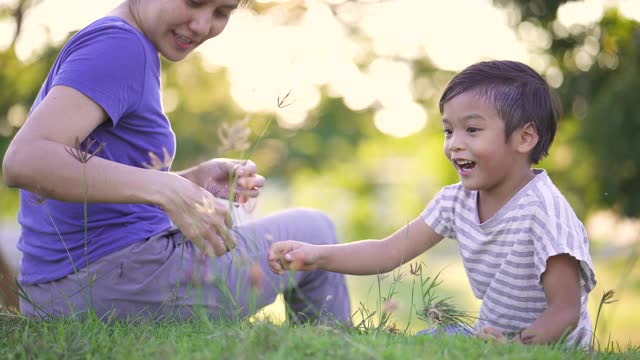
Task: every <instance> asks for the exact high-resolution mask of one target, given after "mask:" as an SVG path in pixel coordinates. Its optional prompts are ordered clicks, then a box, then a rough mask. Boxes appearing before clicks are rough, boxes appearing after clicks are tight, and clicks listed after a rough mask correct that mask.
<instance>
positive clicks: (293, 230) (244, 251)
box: [227, 209, 351, 324]
mask: <svg viewBox="0 0 640 360" xmlns="http://www.w3.org/2000/svg"><path fill="white" fill-rule="evenodd" d="M234 232H235V234H236V237H237V238H238V242H239V244H238V248H237V249H236V250H232V253H233V252H235V253H234V254H233V258H235V260H234V261H237V262H238V263H244V264H240V266H238V264H236V266H232V268H233V270H231V271H230V273H229V276H228V281H227V284H228V285H229V287H230V288H232V289H233V288H234V287H238V286H237V284H244V285H240V286H239V287H240V288H243V287H244V288H245V289H246V288H247V284H248V285H250V284H251V283H252V279H251V276H252V275H255V271H256V270H257V269H259V270H260V272H261V276H262V277H263V278H262V279H261V283H260V284H259V285H260V286H259V288H258V289H257V293H256V294H255V295H256V307H257V308H260V307H262V306H265V305H268V304H270V303H272V302H273V301H274V300H275V297H276V296H277V294H278V293H281V292H284V295H285V301H286V302H287V307H288V309H287V310H288V311H289V315H290V316H291V317H292V319H293V320H294V321H296V322H307V321H308V322H311V323H315V322H322V323H331V322H337V323H341V324H350V316H351V306H350V300H349V294H348V290H347V286H346V282H345V276H344V275H343V274H339V273H333V272H327V271H322V270H316V271H311V272H294V273H290V274H285V275H276V274H274V273H272V272H271V271H270V269H269V265H268V262H267V254H268V251H269V247H270V245H271V244H272V243H273V242H275V241H282V240H297V241H302V242H307V243H312V244H318V245H327V244H335V243H336V242H337V239H336V233H335V227H334V225H333V223H332V222H331V220H330V219H329V218H328V217H327V216H326V215H325V214H323V213H321V212H319V211H316V210H310V209H290V210H286V211H282V212H279V213H276V214H274V215H271V216H267V217H265V218H263V219H260V220H257V221H253V222H250V223H247V224H243V225H240V226H237V227H235V228H234ZM247 263H248V264H250V265H248V266H247ZM243 265H244V268H245V269H243ZM252 266H253V267H254V268H253V270H252V268H251V267H252ZM257 266H259V268H258V267H257ZM252 273H253V274H252ZM253 280H255V279H253ZM234 283H235V284H234ZM254 285H255V284H254ZM242 292H244V294H242ZM248 294H250V292H249V291H246V290H245V291H241V293H239V294H238V296H236V298H237V300H238V301H239V302H243V303H245V304H246V303H247V295H248ZM245 306H246V305H245Z"/></svg>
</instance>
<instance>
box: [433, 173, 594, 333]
mask: <svg viewBox="0 0 640 360" xmlns="http://www.w3.org/2000/svg"><path fill="white" fill-rule="evenodd" d="M534 171H535V174H536V176H535V177H534V178H533V179H532V180H531V181H530V182H529V183H528V184H527V185H525V186H524V187H523V188H522V189H520V191H519V192H518V193H517V194H516V195H515V196H513V198H511V199H510V200H509V202H508V203H507V204H506V205H504V206H503V207H502V208H501V209H500V210H499V211H498V212H497V213H496V214H495V215H494V216H493V217H492V218H490V219H488V220H487V221H485V222H483V223H482V224H480V223H479V219H478V208H477V196H478V192H477V191H471V190H466V189H465V188H464V187H463V186H462V185H461V184H460V183H458V184H455V185H451V186H447V187H444V188H443V189H442V190H440V192H439V193H438V194H437V195H436V197H435V198H434V199H433V200H432V201H431V203H429V205H428V206H427V208H426V209H425V210H424V211H423V212H422V215H421V217H422V218H423V219H424V221H425V222H426V224H427V225H428V226H429V227H431V228H432V229H433V230H434V231H435V232H437V233H438V234H440V235H442V236H443V237H446V238H450V239H453V240H456V241H457V242H458V246H459V251H460V255H461V256H462V262H463V264H464V269H465V271H466V273H467V277H468V278H469V282H470V284H471V288H472V290H473V293H474V295H475V296H476V297H477V298H478V299H480V300H482V305H481V308H480V314H479V317H478V322H477V323H476V325H475V328H476V329H482V328H483V327H485V326H491V327H494V328H496V329H498V330H500V331H502V332H503V333H514V332H518V331H521V330H523V329H526V328H527V327H529V326H530V325H531V324H532V323H533V322H534V321H535V320H536V319H537V318H538V317H539V316H540V315H541V314H542V312H543V311H544V310H545V309H546V308H547V301H546V297H545V293H544V289H543V288H542V282H541V279H542V274H543V273H544V271H545V268H546V264H547V259H548V258H549V257H551V256H554V255H558V254H569V255H571V256H573V257H574V258H576V259H577V260H579V263H580V266H579V272H580V289H581V307H580V320H579V322H578V326H577V327H576V329H575V330H574V331H573V332H571V333H570V334H569V335H568V338H567V341H568V343H570V344H577V345H582V346H588V345H589V341H590V337H591V333H592V330H591V320H590V318H589V313H588V309H587V299H588V294H589V292H590V291H591V290H592V289H593V287H594V286H595V283H596V279H595V274H594V271H593V264H592V262H591V256H590V254H589V241H588V239H587V235H586V231H585V228H584V226H583V225H582V223H581V222H580V220H578V218H577V216H576V215H575V213H574V212H573V209H572V208H571V206H570V205H569V203H568V202H567V200H566V199H565V198H564V196H563V195H562V194H561V193H560V191H559V190H558V189H557V188H556V186H555V185H554V184H553V182H552V181H551V179H549V177H548V176H547V174H546V172H545V171H544V170H539V169H536V170H534Z"/></svg>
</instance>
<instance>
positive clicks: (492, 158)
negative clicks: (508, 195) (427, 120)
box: [442, 93, 528, 192]
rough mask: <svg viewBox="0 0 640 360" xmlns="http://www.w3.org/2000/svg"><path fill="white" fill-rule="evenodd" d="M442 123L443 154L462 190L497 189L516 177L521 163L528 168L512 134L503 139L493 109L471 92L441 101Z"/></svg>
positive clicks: (499, 121) (503, 135) (520, 169)
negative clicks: (457, 178)
mask: <svg viewBox="0 0 640 360" xmlns="http://www.w3.org/2000/svg"><path fill="white" fill-rule="evenodd" d="M442 126H443V129H444V135H445V140H444V153H445V155H446V156H447V158H448V159H449V161H451V163H452V164H453V166H454V167H455V169H456V170H457V171H458V175H459V176H460V181H461V182H462V185H463V186H464V187H465V188H466V189H469V190H479V191H483V192H486V191H489V192H490V191H493V190H496V189H500V188H501V187H502V186H503V185H504V186H508V185H505V184H509V183H510V179H514V178H518V174H519V172H521V171H522V166H527V167H528V164H527V162H526V161H524V162H523V161H522V159H523V156H522V154H521V153H518V152H517V151H516V146H515V144H514V141H513V138H514V136H511V137H510V139H505V127H504V122H503V121H502V119H501V118H500V117H499V116H498V113H497V111H496V109H495V108H494V107H493V105H491V104H490V103H488V102H486V101H485V100H483V99H482V98H480V97H478V96H477V95H476V94H474V93H462V94H460V95H458V96H456V97H454V98H453V99H451V100H449V101H447V102H446V103H445V104H444V106H443V111H442ZM520 165H522V166H520Z"/></svg>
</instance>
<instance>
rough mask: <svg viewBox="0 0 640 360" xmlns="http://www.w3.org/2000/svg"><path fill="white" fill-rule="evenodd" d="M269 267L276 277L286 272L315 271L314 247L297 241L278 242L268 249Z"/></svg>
mask: <svg viewBox="0 0 640 360" xmlns="http://www.w3.org/2000/svg"><path fill="white" fill-rule="evenodd" d="M268 260H269V267H270V268H271V271H273V272H274V273H276V274H278V275H282V274H284V272H285V271H286V270H294V271H297V270H299V271H312V270H315V269H316V267H317V265H316V260H317V255H316V251H315V247H314V246H313V245H311V244H307V243H303V242H299V241H279V242H276V243H273V244H272V245H271V248H270V249H269V255H268Z"/></svg>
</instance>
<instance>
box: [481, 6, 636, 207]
mask: <svg viewBox="0 0 640 360" xmlns="http://www.w3.org/2000/svg"><path fill="white" fill-rule="evenodd" d="M565 2H567V1H566V0H556V1H553V0H534V1H524V0H494V3H496V4H498V5H500V6H503V7H506V8H509V9H511V10H514V9H515V12H512V13H515V15H516V16H514V17H513V25H514V26H515V27H520V26H521V25H522V24H524V23H527V24H528V25H533V26H534V27H535V28H537V29H542V30H544V31H545V32H546V33H547V34H548V35H549V36H550V37H551V42H550V44H549V47H548V49H547V50H546V53H547V54H549V55H551V57H552V58H551V60H550V61H549V65H550V66H549V67H548V68H547V69H552V68H557V69H560V70H561V77H560V79H561V82H562V85H561V86H560V87H559V88H558V94H559V96H560V98H561V102H562V105H563V108H564V111H565V119H564V120H563V121H564V124H563V125H562V126H561V128H560V130H561V134H559V137H560V138H561V139H564V140H566V141H570V142H573V143H574V148H573V149H568V148H566V147H564V148H562V151H560V153H561V155H562V156H564V157H568V158H569V160H567V159H558V158H556V160H557V161H556V162H555V164H554V161H553V160H554V151H556V150H557V149H556V148H554V149H552V152H551V158H550V159H549V161H548V163H549V164H550V167H551V169H550V171H551V172H554V171H555V172H557V173H560V172H561V173H562V174H559V175H561V176H557V177H556V178H557V179H558V182H559V183H560V186H561V187H562V188H563V190H565V191H566V192H567V193H569V194H570V196H569V197H570V199H572V200H573V201H574V204H578V209H577V210H578V212H579V213H581V214H582V215H585V214H586V213H587V212H588V211H589V210H592V209H595V208H598V207H605V206H606V207H613V208H614V209H615V210H617V211H618V212H619V213H620V214H622V215H625V216H634V217H637V216H640V154H639V153H638V152H637V147H636V139H635V138H636V134H637V133H638V132H639V131H640V115H638V114H640V102H638V101H637V96H636V95H635V94H636V91H637V89H638V88H640V76H639V74H638V64H640V51H639V50H638V49H639V47H640V24H638V22H637V21H634V20H631V19H627V18H625V17H624V16H622V15H621V14H620V13H619V12H618V11H617V10H616V9H607V10H606V11H605V13H604V16H603V17H602V19H600V20H599V21H598V22H595V23H591V24H574V25H571V26H569V27H566V26H565V25H563V24H562V23H561V22H560V21H559V20H558V19H557V12H558V9H559V8H560V6H561V5H562V4H564V3H565ZM549 73H552V72H549ZM549 73H547V75H549ZM552 75H554V74H552ZM556 78H557V76H556ZM554 146H556V147H557V146H558V143H556V145H554Z"/></svg>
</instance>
